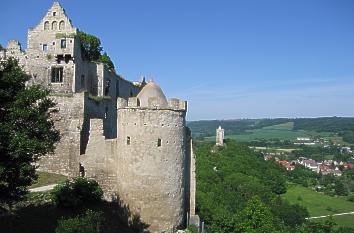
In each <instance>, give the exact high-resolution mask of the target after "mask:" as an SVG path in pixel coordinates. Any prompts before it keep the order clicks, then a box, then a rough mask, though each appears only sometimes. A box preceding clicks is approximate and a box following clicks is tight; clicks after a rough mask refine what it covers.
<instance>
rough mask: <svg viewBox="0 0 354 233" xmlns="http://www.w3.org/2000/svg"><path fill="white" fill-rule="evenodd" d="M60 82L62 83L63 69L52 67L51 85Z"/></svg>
mask: <svg viewBox="0 0 354 233" xmlns="http://www.w3.org/2000/svg"><path fill="white" fill-rule="evenodd" d="M62 82H63V67H53V68H52V83H62Z"/></svg>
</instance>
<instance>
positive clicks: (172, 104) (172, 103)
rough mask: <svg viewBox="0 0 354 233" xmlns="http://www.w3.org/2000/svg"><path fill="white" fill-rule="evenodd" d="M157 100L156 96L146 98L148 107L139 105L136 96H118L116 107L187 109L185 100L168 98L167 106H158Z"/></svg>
mask: <svg viewBox="0 0 354 233" xmlns="http://www.w3.org/2000/svg"><path fill="white" fill-rule="evenodd" d="M158 103H159V100H158V98H156V97H150V98H149V100H148V107H142V106H140V101H139V98H138V97H130V98H128V100H126V99H123V98H118V100H117V107H118V108H139V109H156V110H174V111H187V101H185V100H180V99H176V98H171V99H168V106H164V107H160V106H159V104H158Z"/></svg>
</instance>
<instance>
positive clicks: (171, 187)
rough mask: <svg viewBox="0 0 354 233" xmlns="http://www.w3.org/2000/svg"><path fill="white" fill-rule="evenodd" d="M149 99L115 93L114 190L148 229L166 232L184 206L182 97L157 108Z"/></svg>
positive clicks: (178, 222) (179, 219)
mask: <svg viewBox="0 0 354 233" xmlns="http://www.w3.org/2000/svg"><path fill="white" fill-rule="evenodd" d="M149 101H150V104H151V105H150V106H151V108H150V107H149V108H141V107H139V101H138V99H137V98H129V100H128V101H126V100H124V99H118V139H117V140H118V164H117V165H118V169H117V172H118V177H121V179H120V180H119V182H118V191H119V194H120V197H121V198H122V200H123V201H124V202H125V203H127V204H129V206H130V207H131V208H132V209H133V210H134V211H136V212H138V213H140V216H141V218H142V219H143V221H145V222H147V223H151V224H152V225H151V231H152V232H172V230H173V229H176V228H177V226H179V225H182V224H183V223H184V219H185V211H186V209H185V192H186V190H185V188H186V177H185V170H186V168H187V166H188V164H186V161H187V146H186V145H187V134H186V130H187V129H186V124H185V114H186V111H185V109H186V102H185V101H177V100H176V99H174V100H173V101H171V103H174V105H170V106H168V108H164V109H161V108H156V107H155V106H154V99H153V98H152V99H151V100H149ZM177 103H178V104H177ZM157 223H158V224H157Z"/></svg>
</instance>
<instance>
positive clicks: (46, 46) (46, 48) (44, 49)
mask: <svg viewBox="0 0 354 233" xmlns="http://www.w3.org/2000/svg"><path fill="white" fill-rule="evenodd" d="M42 50H43V52H47V51H48V45H47V44H43V47H42Z"/></svg>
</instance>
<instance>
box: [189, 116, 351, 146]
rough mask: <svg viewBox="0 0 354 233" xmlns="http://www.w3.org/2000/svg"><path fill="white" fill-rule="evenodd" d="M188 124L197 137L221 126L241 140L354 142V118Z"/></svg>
mask: <svg viewBox="0 0 354 233" xmlns="http://www.w3.org/2000/svg"><path fill="white" fill-rule="evenodd" d="M187 125H188V127H189V128H190V129H191V131H192V134H193V136H194V137H195V138H197V139H202V138H208V137H214V136H215V129H216V128H217V127H218V126H219V125H220V126H221V127H222V128H224V129H225V135H226V137H228V138H232V139H236V140H240V141H252V140H262V139H280V140H294V139H296V138H297V137H325V138H327V139H332V140H336V141H338V140H339V141H341V140H343V141H345V142H347V143H354V117H320V118H276V119H238V120H209V121H207V120H203V121H190V122H188V123H187Z"/></svg>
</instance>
